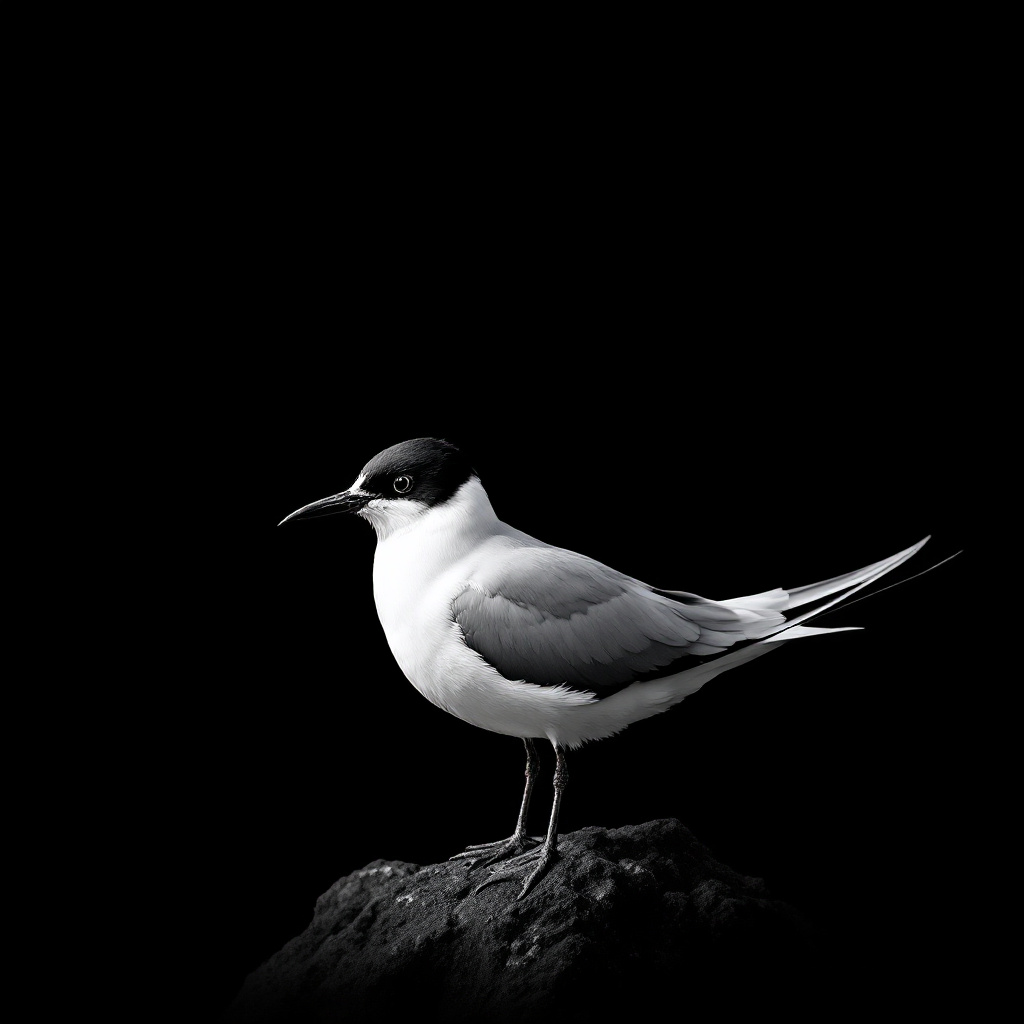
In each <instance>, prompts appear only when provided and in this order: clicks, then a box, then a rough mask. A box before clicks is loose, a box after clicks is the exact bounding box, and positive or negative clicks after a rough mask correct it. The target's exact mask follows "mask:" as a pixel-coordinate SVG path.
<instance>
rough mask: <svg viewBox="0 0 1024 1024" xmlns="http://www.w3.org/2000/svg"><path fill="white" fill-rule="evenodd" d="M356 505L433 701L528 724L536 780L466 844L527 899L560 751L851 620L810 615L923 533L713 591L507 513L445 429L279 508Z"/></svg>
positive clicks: (480, 720) (411, 669)
mask: <svg viewBox="0 0 1024 1024" xmlns="http://www.w3.org/2000/svg"><path fill="white" fill-rule="evenodd" d="M338 513H350V514H355V515H356V516H359V517H361V518H362V519H364V520H367V521H368V522H369V523H370V525H371V526H372V527H373V529H374V531H375V532H376V536H377V543H376V549H375V553H374V560H373V594H374V600H375V603H376V607H377V614H378V617H379V619H380V622H381V625H382V626H383V629H384V635H385V637H386V639H387V642H388V645H389V647H390V649H391V652H392V654H393V656H394V659H395V661H396V662H397V663H398V666H399V667H400V669H401V670H402V672H403V673H404V675H405V676H406V678H407V679H408V680H409V682H410V683H412V685H413V686H414V687H415V688H416V689H417V690H418V691H419V692H420V693H421V694H422V695H423V696H424V697H426V698H427V700H429V701H430V702H431V703H433V704H435V705H436V706H437V707H439V708H442V709H443V710H444V711H446V712H449V713H450V714H452V715H455V716H456V717H458V718H460V719H462V720H463V721H465V722H468V723H469V724H471V725H474V726H477V727H479V728H481V729H485V730H488V731H490V732H493V733H499V734H502V735H506V736H514V737H518V738H519V739H521V740H522V741H523V744H524V747H525V752H526V772H525V777H526V784H525V789H524V792H523V798H522V802H521V804H520V809H519V815H518V818H517V820H516V824H515V828H514V830H513V832H512V834H511V836H509V837H508V838H507V839H503V840H500V841H498V842H492V843H480V844H475V845H472V846H469V847H467V848H466V849H465V850H464V851H462V852H460V853H458V854H455V855H454V857H453V858H452V859H453V860H466V861H468V863H469V870H470V871H472V870H474V869H475V868H476V867H477V866H478V865H480V866H486V867H489V868H490V873H489V877H487V878H486V879H485V880H484V881H482V882H481V884H480V885H478V886H477V887H476V889H474V893H476V892H479V891H480V890H482V889H483V888H485V887H486V886H488V885H491V884H495V883H498V882H505V881H507V882H512V883H513V884H514V885H516V886H517V887H518V893H517V895H516V896H515V897H514V898H515V899H516V900H519V899H523V898H524V897H526V895H527V894H528V893H530V892H531V891H532V890H533V889H534V888H535V886H536V885H537V883H538V882H539V881H540V880H541V879H542V878H543V877H544V876H545V874H546V873H547V872H548V870H549V869H550V867H551V865H552V864H553V863H554V862H555V861H556V860H557V859H558V856H559V853H558V821H559V813H560V808H561V804H562V798H563V794H564V792H565V790H566V787H567V783H568V777H569V776H568V768H567V757H566V755H567V752H568V751H572V750H575V749H577V748H579V747H581V746H582V745H583V744H585V743H589V742H592V741H598V740H604V739H607V738H608V737H611V736H613V735H615V734H616V733H619V732H621V731H622V730H623V729H625V728H626V727H627V726H630V725H632V724H634V723H635V722H639V721H641V720H643V719H646V718H650V717H652V716H654V715H657V714H660V713H662V712H664V711H666V710H668V709H669V708H671V707H673V706H674V705H676V704H678V703H680V702H681V701H682V700H684V699H685V698H686V697H688V696H691V695H692V694H694V693H696V692H697V690H699V689H700V688H701V687H702V686H704V684H705V683H707V682H708V681H709V680H711V679H713V678H715V677H716V676H718V675H720V674H721V673H723V672H725V671H728V670H730V669H733V668H736V667H738V666H739V665H743V664H746V663H747V662H750V661H752V660H754V659H755V658H759V657H761V656H762V655H764V654H767V653H770V652H771V651H774V650H777V649H779V648H780V647H781V646H782V645H783V644H784V643H786V642H788V641H791V640H795V639H803V638H805V637H811V636H817V635H821V634H825V633H835V632H843V631H845V630H850V629H856V628H858V627H855V626H840V627H833V628H822V627H816V626H811V625H808V622H809V621H810V620H811V619H812V618H814V617H815V616H818V615H821V614H822V613H823V612H824V611H826V610H828V609H830V608H832V607H833V606H835V605H837V604H839V603H841V602H846V601H848V600H849V598H850V597H851V595H853V594H854V593H856V592H858V591H860V590H862V589H863V588H864V587H867V586H868V585H869V584H871V583H874V582H875V581H876V580H878V579H880V578H881V577H882V576H884V575H885V574H887V573H889V572H891V571H892V570H893V569H895V568H897V566H900V565H902V564H903V563H904V562H905V561H907V559H909V558H911V557H912V556H913V555H915V554H916V553H917V552H918V551H919V550H920V549H921V548H922V547H923V545H924V544H925V543H926V542H927V541H928V540H929V537H927V536H926V537H924V538H923V539H922V540H920V541H918V542H917V543H915V544H913V545H912V546H910V547H908V548H906V549H904V550H902V551H899V552H897V553H896V554H894V555H892V556H890V557H888V558H884V559H882V560H880V561H877V562H874V563H872V564H871V565H867V566H864V567H863V568H860V569H857V570H855V571H853V572H848V573H845V574H842V575H839V576H835V577H832V578H830V579H826V580H824V581H822V582H820V583H812V584H809V585H805V586H799V587H796V588H792V589H782V588H775V589H772V590H768V591H764V592H761V593H756V594H752V595H749V596H746V597H737V598H732V599H729V600H723V601H717V600H711V599H708V598H705V597H701V596H699V595H697V594H694V593H689V592H687V591H682V590H665V589H661V588H658V587H655V586H652V585H650V584H648V583H644V582H642V581H641V580H638V579H635V578H633V577H632V576H629V575H627V574H625V573H622V572H619V571H617V570H615V569H613V568H611V567H609V566H607V565H604V564H603V563H601V562H599V561H597V560H596V559H593V558H590V557H588V556H587V555H585V554H581V553H578V552H576V551H572V550H569V549H567V548H563V547H557V546H555V545H552V544H548V543H545V542H544V541H542V540H538V539H537V538H535V537H532V536H530V535H529V534H527V533H524V532H522V531H521V530H518V529H515V528H514V527H512V526H510V525H508V524H506V523H505V522H503V521H502V520H501V519H499V518H498V515H497V513H496V512H495V510H494V508H493V506H492V504H491V501H490V499H489V497H488V495H487V491H486V490H485V489H484V486H483V483H482V481H481V477H480V474H479V473H478V472H477V471H476V469H474V464H473V460H471V459H470V457H469V456H468V455H467V454H465V453H464V452H463V451H462V450H461V449H460V448H459V447H457V446H456V445H454V444H452V443H450V442H448V441H446V440H442V439H439V438H432V437H420V438H414V439H412V440H407V441H403V442H400V443H398V444H395V445H392V446H391V447H389V448H386V449H384V450H383V451H381V452H379V453H378V454H377V455H375V456H374V457H373V458H371V459H370V460H369V462H367V463H366V464H365V465H364V466H363V468H362V470H361V471H360V472H359V473H358V475H357V476H356V478H355V480H354V482H353V483H352V485H351V486H350V487H349V488H348V489H347V490H344V491H341V492H339V493H337V494H333V495H331V496H329V497H326V498H321V499H319V500H317V501H314V502H311V503H310V504H308V505H304V506H302V507H301V508H299V509H297V510H296V511H294V512H292V513H291V514H290V515H288V516H286V517H285V518H284V519H283V520H281V522H280V523H279V524H278V525H279V526H281V525H284V524H285V523H290V522H294V521H296V520H303V519H313V518H318V517H321V516H325V515H334V514H338ZM537 741H540V742H544V741H546V742H548V743H550V744H551V745H552V747H553V748H554V754H555V769H554V777H553V784H554V797H553V800H552V805H551V812H550V816H549V819H548V827H547V832H546V834H545V836H544V838H543V840H541V839H540V838H539V837H533V836H529V835H527V832H526V823H527V814H528V811H529V808H530V800H531V796H532V793H533V788H534V784H535V782H536V779H537V775H538V772H539V766H540V761H539V758H538V755H537V749H536V746H535V742H537Z"/></svg>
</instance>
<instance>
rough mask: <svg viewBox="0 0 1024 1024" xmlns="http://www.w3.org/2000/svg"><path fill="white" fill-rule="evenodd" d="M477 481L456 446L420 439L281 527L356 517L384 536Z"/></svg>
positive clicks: (378, 459)
mask: <svg viewBox="0 0 1024 1024" xmlns="http://www.w3.org/2000/svg"><path fill="white" fill-rule="evenodd" d="M475 476H476V472H475V470H474V469H473V467H472V465H471V464H470V462H469V459H468V458H467V457H466V456H465V455H464V454H463V453H462V452H461V451H460V450H459V449H458V448H456V447H455V445H453V444H449V443H448V442H447V441H439V440H437V439H436V438H433V437H418V438H416V439H414V440H412V441H403V442H402V443H401V444H396V445H392V446H391V447H390V448H385V449H384V451H382V452H380V453H379V454H378V455H375V456H374V457H373V458H372V459H370V461H369V462H368V463H367V464H366V465H365V466H363V468H362V471H361V472H360V473H359V475H358V476H357V477H356V481H355V483H354V484H352V486H351V487H350V488H349V489H348V490H347V491H341V492H340V493H339V494H332V495H331V496H330V497H328V498H321V499H320V500H319V501H314V502H311V503H310V504H309V505H303V507H302V508H300V509H296V511H294V512H292V514H291V515H289V516H286V517H285V518H284V519H282V520H281V522H280V523H278V525H279V526H283V525H284V524H285V523H288V522H291V521H293V520H296V519H315V518H317V517H319V516H327V515H333V514H334V513H336V512H354V513H355V514H356V515H358V516H362V517H363V518H364V519H367V520H369V522H370V523H371V524H372V526H373V528H374V529H375V530H376V531H377V534H378V536H381V537H383V536H386V535H387V534H389V533H391V532H393V531H394V530H396V529H398V528H400V527H401V526H404V525H406V524H408V523H410V522H412V521H413V520H415V519H416V518H417V517H419V516H421V515H423V514H424V513H425V512H428V511H429V510H430V509H432V508H434V507H435V506H437V505H441V504H443V503H444V502H446V501H448V500H449V499H450V498H452V497H453V496H454V495H455V494H456V493H457V492H458V490H459V489H460V488H461V487H462V485H463V484H464V483H466V481H467V480H470V479H471V478H473V477H475Z"/></svg>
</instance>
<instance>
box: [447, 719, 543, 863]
mask: <svg viewBox="0 0 1024 1024" xmlns="http://www.w3.org/2000/svg"><path fill="white" fill-rule="evenodd" d="M523 743H524V744H525V746H526V789H525V790H524V791H523V803H522V806H521V807H520V808H519V820H518V821H517V822H516V830H515V832H513V833H512V835H511V836H510V837H509V838H508V839H503V840H501V842H498V843H479V844H477V845H476V846H467V847H466V850H465V852H464V853H457V854H455V856H454V857H451V858H449V859H450V860H469V861H472V864H471V865H470V866H471V867H475V866H476V862H477V861H480V860H482V861H483V863H484V864H494V863H495V862H496V861H499V860H504V859H505V858H506V857H514V856H516V854H520V853H523V852H524V851H526V850H529V849H532V848H533V847H534V846H537V845H539V840H537V839H531V838H530V837H529V836H528V835H527V834H526V815H527V812H528V811H529V810H530V796H531V794H532V793H533V783H534V781H535V780H536V778H537V772H538V770H539V769H540V759H539V758H538V757H537V750H536V748H535V747H534V745H533V740H530V739H524V740H523ZM484 858H486V859H484Z"/></svg>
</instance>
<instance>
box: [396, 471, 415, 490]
mask: <svg viewBox="0 0 1024 1024" xmlns="http://www.w3.org/2000/svg"><path fill="white" fill-rule="evenodd" d="M394 488H395V493H396V494H408V493H409V492H410V491H411V490H412V477H411V476H406V475H405V474H403V475H402V476H396V477H395V483H394Z"/></svg>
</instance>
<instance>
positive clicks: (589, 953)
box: [227, 820, 814, 1024]
mask: <svg viewBox="0 0 1024 1024" xmlns="http://www.w3.org/2000/svg"><path fill="white" fill-rule="evenodd" d="M559 850H560V853H561V857H560V859H559V861H558V862H557V863H556V864H555V865H554V866H553V867H552V869H551V870H550V871H549V873H548V874H547V876H546V877H545V878H544V879H542V880H541V882H540V883H539V884H538V885H537V887H536V888H535V889H534V890H533V891H532V892H531V893H530V894H529V895H528V896H527V897H526V898H525V899H523V900H521V901H518V902H517V901H515V900H514V896H515V895H516V893H517V891H518V890H517V889H516V888H515V887H514V886H513V885H512V884H511V883H501V884H495V885H492V886H488V887H487V888H486V889H484V890H482V891H481V892H480V893H479V894H477V895H475V896H474V895H473V889H474V888H475V887H476V885H478V884H479V882H480V881H482V880H483V879H484V878H486V877H487V872H488V870H489V869H488V868H486V867H476V868H474V869H473V870H469V868H468V866H467V864H466V862H449V863H444V864H432V865H428V866H425V867H419V866H417V865H415V864H406V863H402V862H400V861H383V860H378V861H374V862H373V863H372V864H370V865H368V866H367V867H365V868H363V869H362V870H361V871H356V872H354V873H353V874H351V875H349V876H348V877H347V878H342V879H340V880H339V881H337V882H335V884H334V885H333V886H331V888H330V889H329V890H328V891H327V892H326V893H324V894H323V896H321V897H320V898H319V900H318V901H317V904H316V910H315V913H314V916H313V920H312V922H311V923H310V925H309V927H308V928H307V929H306V930H305V931H304V932H303V933H302V934H301V935H299V936H297V937H296V938H294V939H292V940H291V941H290V942H289V943H287V945H285V946H284V948H283V949H281V950H280V951H279V952H278V953H276V954H275V955H274V956H272V957H271V958H270V959H269V960H268V961H267V962H266V963H265V964H263V965H262V966H261V967H260V968H259V969H258V970H256V971H254V972H253V973H252V974H251V975H250V976H249V978H248V979H247V980H246V982H245V985H244V986H243V988H242V990H241V992H240V993H239V994H238V996H237V997H236V999H235V1000H234V1002H233V1004H232V1006H231V1007H230V1009H229V1012H228V1017H227V1019H228V1020H229V1021H232V1022H235V1024H255V1022H271V1021H292V1022H302V1021H358V1020H368V1019H377V1020H380V1019H386V1018H387V1016H388V1015H389V1014H390V1015H396V1014H398V1013H402V1014H415V1019H417V1020H450V1021H462V1020H465V1021H519V1020H522V1021H532V1022H537V1021H539V1020H545V1019H559V1020H576V1019H580V1020H582V1019H593V1018H594V1015H595V1014H598V1015H601V1014H608V1013H612V1012H616V1013H618V1012H622V1011H624V1010H629V1011H634V1012H635V1011H641V1010H644V1008H647V1009H648V1010H650V1011H653V1010H654V1009H655V1007H656V1006H663V1004H664V1001H665V1000H666V999H667V1000H672V1004H670V1005H675V1006H676V1008H677V1010H679V1009H681V1008H683V1007H685V1008H686V1009H687V1010H691V1011H692V1010H693V1009H695V1008H696V1006H697V1005H698V1004H697V1002H696V1000H697V999H698V997H700V998H704V997H707V998H710V999H711V1000H712V1002H713V1003H714V1004H715V1005H716V1006H725V1005H727V1004H729V1003H730V1002H733V1003H734V1002H736V1000H737V999H738V998H739V997H741V996H742V997H744V999H745V1000H746V1002H747V1003H748V1004H752V1005H761V1006H762V1008H767V1006H768V1005H769V1004H770V1005H772V1006H775V1007H778V1008H782V1009H785V1007H786V1005H787V1004H788V1003H789V1002H790V1000H793V1001H795V1000H796V999H797V998H798V996H799V995H800V993H801V992H805V991H806V984H807V981H808V979H809V978H810V977H811V975H812V973H813V967H812V965H811V963H810V960H811V959H813V958H812V953H811V951H812V947H813V944H814V936H813V934H812V932H811V929H809V928H808V927H807V925H806V924H805V923H804V922H803V921H802V920H801V918H800V917H799V915H798V914H797V913H796V912H795V911H794V910H793V909H792V908H790V907H789V906H787V905H785V904H783V903H780V902H778V901H776V900H773V899H772V898H771V897H770V896H769V894H768V893H767V892H766V891H765V888H764V885H763V883H762V882H761V881H760V880H758V879H754V878H747V877H744V876H742V875H739V874H737V873H736V872H734V871H732V870H731V869H730V868H728V867H726V866H725V865H723V864H721V863H719V862H717V861H716V860H715V859H714V858H713V857H712V856H711V854H710V852H709V851H708V850H707V849H706V848H705V847H704V846H702V845H701V844H700V843H699V842H698V841H697V840H696V839H695V838H694V836H693V835H692V833H691V832H690V831H689V830H688V829H686V828H685V827H684V826H683V825H682V824H680V823H679V822H678V821H674V820H662V821H652V822H647V823H646V824H643V825H637V826H630V827H626V828H618V829H603V828H585V829H581V830H580V831H579V832H573V833H570V834H568V835H565V836H562V837H560V839H559ZM656 1000H661V1001H662V1002H655V1001H656ZM671 1016H676V1014H671ZM396 1019H397V1018H396Z"/></svg>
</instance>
